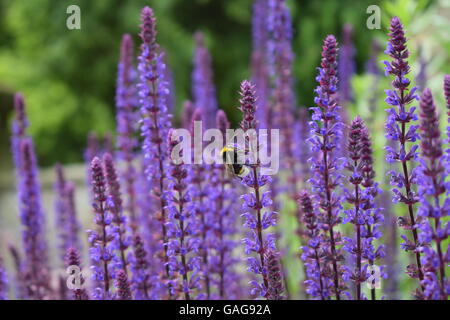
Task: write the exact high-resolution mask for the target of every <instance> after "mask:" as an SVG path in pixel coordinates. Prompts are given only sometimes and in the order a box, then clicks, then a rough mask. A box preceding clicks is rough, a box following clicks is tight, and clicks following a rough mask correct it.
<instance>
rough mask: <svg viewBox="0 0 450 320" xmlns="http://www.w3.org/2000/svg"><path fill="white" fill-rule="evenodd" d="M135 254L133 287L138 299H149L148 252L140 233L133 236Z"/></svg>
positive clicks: (133, 257) (132, 266)
mask: <svg viewBox="0 0 450 320" xmlns="http://www.w3.org/2000/svg"><path fill="white" fill-rule="evenodd" d="M132 247H133V256H132V258H131V259H130V260H131V271H132V275H133V277H132V281H131V283H132V289H133V292H134V297H135V298H136V299H137V300H148V299H149V298H150V297H151V296H150V294H151V287H152V284H151V282H150V273H149V263H148V259H149V257H148V254H147V250H146V249H145V246H144V242H143V241H142V238H141V236H140V235H139V234H135V235H134V237H133V244H132Z"/></svg>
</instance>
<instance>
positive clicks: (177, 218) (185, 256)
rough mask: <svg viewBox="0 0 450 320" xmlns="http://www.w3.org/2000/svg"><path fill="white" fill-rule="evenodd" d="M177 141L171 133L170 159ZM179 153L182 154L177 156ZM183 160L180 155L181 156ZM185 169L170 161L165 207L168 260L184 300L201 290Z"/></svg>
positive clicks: (195, 223) (194, 220)
mask: <svg viewBox="0 0 450 320" xmlns="http://www.w3.org/2000/svg"><path fill="white" fill-rule="evenodd" d="M177 143H178V137H176V136H175V134H174V131H172V130H171V131H170V132H169V139H168V145H169V152H170V154H172V156H173V150H174V147H175V146H176V145H177ZM180 153H181V152H180ZM180 156H182V155H180ZM190 167H191V166H187V165H185V164H184V163H183V161H182V160H181V159H172V157H171V166H170V177H171V181H170V184H169V186H170V189H171V195H170V197H169V204H168V208H167V209H168V210H167V211H168V223H167V225H168V231H169V232H168V235H169V245H168V251H167V253H168V256H169V268H170V270H171V272H174V273H177V274H178V275H179V277H180V278H181V279H179V280H180V281H179V282H180V283H181V285H180V286H179V287H181V290H180V291H181V293H182V295H183V298H184V299H185V300H191V299H192V298H193V296H192V291H193V290H195V289H198V290H200V288H201V287H200V275H201V265H200V257H199V256H198V254H197V252H198V251H199V241H198V240H199V239H198V236H199V233H200V230H199V222H198V221H197V217H196V215H195V210H193V206H192V205H191V199H192V196H191V191H190V189H189V186H188V184H187V178H188V177H189V175H190V173H189V172H188V170H189V168H190Z"/></svg>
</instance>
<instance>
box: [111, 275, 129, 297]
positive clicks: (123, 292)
mask: <svg viewBox="0 0 450 320" xmlns="http://www.w3.org/2000/svg"><path fill="white" fill-rule="evenodd" d="M115 285H116V288H117V292H116V299H117V300H132V296H131V289H130V284H129V283H128V276H127V273H126V272H125V271H124V270H121V269H119V270H117V271H116V276H115Z"/></svg>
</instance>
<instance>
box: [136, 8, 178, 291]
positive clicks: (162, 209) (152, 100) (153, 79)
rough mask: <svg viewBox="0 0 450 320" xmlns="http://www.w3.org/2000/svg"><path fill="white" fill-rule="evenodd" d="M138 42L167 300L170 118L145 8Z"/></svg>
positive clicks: (148, 12)
mask: <svg viewBox="0 0 450 320" xmlns="http://www.w3.org/2000/svg"><path fill="white" fill-rule="evenodd" d="M141 21H142V24H141V33H140V37H141V39H142V45H141V53H140V56H139V58H138V60H139V65H138V70H139V79H140V82H139V84H138V88H139V97H140V101H139V102H140V105H141V107H140V110H141V133H142V136H143V137H144V142H143V146H142V149H143V152H144V157H145V160H144V163H145V174H146V176H147V178H148V180H149V183H150V184H151V188H152V195H153V196H154V201H155V204H154V205H155V211H154V212H156V216H155V217H154V219H158V220H159V221H160V223H161V231H160V232H161V233H160V238H159V239H158V240H157V241H158V243H159V248H158V250H157V251H159V252H158V253H157V255H158V256H159V257H161V260H162V261H161V266H163V267H164V270H163V272H159V271H157V274H158V275H159V280H160V281H159V282H160V284H161V285H163V286H165V287H166V289H165V290H166V292H167V294H168V296H169V298H172V290H171V288H170V285H166V284H165V281H168V280H169V278H170V270H169V265H168V262H169V260H168V256H167V250H168V248H167V244H168V238H167V230H166V222H167V213H166V206H167V196H168V195H167V194H166V191H165V190H166V187H167V181H166V180H167V177H166V174H167V170H168V168H167V165H168V161H166V160H167V146H166V144H165V141H166V140H167V133H168V129H169V127H170V115H169V114H168V111H167V103H166V102H167V95H168V93H169V92H168V91H169V90H168V86H167V82H166V81H165V79H164V74H165V64H164V60H163V55H162V53H161V52H160V49H159V45H158V44H157V42H156V29H155V28H156V19H155V17H154V14H153V10H152V9H150V8H149V7H145V8H144V9H143V10H142V14H141Z"/></svg>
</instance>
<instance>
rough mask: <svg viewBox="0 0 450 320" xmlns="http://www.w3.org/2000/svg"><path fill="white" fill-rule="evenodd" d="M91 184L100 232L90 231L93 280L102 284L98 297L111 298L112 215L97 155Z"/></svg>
mask: <svg viewBox="0 0 450 320" xmlns="http://www.w3.org/2000/svg"><path fill="white" fill-rule="evenodd" d="M90 171H91V186H92V194H93V199H94V202H93V205H92V206H93V209H94V213H95V217H94V222H95V224H96V225H97V226H98V229H99V230H100V232H96V231H93V230H90V231H88V234H89V242H90V243H91V248H90V250H89V251H90V255H91V260H92V261H93V264H94V265H93V266H92V267H91V268H92V269H93V280H94V281H95V282H96V283H97V284H99V285H101V287H97V288H96V289H95V296H96V298H97V299H100V300H101V299H110V298H111V293H110V281H111V272H110V270H109V269H110V267H109V265H110V262H111V261H112V259H113V256H114V254H113V250H112V248H111V240H112V239H113V237H114V236H113V235H112V234H111V222H112V216H111V214H110V213H109V212H108V210H107V200H108V197H107V195H106V181H105V176H104V173H103V168H102V162H101V160H100V159H99V158H97V157H95V158H94V159H93V160H92V163H91V170H90Z"/></svg>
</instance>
